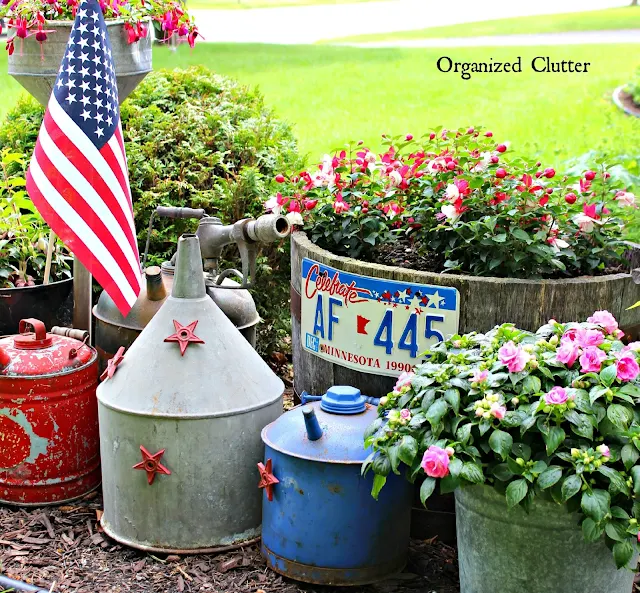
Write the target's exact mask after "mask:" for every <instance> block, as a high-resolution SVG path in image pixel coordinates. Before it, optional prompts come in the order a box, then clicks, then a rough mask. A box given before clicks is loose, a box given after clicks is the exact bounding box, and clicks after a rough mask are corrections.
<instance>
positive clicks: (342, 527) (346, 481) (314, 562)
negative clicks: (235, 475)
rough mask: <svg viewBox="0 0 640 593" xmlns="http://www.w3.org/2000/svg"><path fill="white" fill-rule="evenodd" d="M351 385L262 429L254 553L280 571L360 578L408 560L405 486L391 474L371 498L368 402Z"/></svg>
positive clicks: (349, 581)
mask: <svg viewBox="0 0 640 593" xmlns="http://www.w3.org/2000/svg"><path fill="white" fill-rule="evenodd" d="M368 399H369V398H365V397H364V396H362V395H361V394H360V391H359V390H358V389H356V388H354V387H346V386H336V387H332V388H331V389H329V390H328V391H327V393H326V394H325V395H324V396H323V397H322V398H321V400H320V401H314V402H312V403H309V404H304V405H303V406H298V407H296V408H294V409H292V410H290V411H289V412H287V413H286V414H284V415H282V416H281V417H280V418H278V419H277V420H276V421H275V422H273V423H271V424H270V425H269V426H267V427H265V428H264V429H263V431H262V440H263V441H264V444H265V455H264V462H263V463H260V464H258V469H259V473H260V484H259V485H260V487H261V488H262V489H263V490H264V494H263V497H262V554H263V556H264V557H265V559H266V561H267V564H268V565H269V566H270V567H271V568H272V569H273V570H275V571H276V572H279V573H280V574H283V575H285V576H287V577H291V578H293V579H297V580H300V581H305V582H308V583H318V584H322V585H360V584H365V583H371V582H374V581H377V580H380V579H383V578H385V577H387V576H389V575H390V574H393V573H395V572H398V571H400V570H401V569H402V568H403V567H404V565H405V563H406V559H407V552H408V548H409V528H410V522H411V502H412V500H413V486H412V485H411V484H410V483H409V482H408V481H407V480H406V479H405V478H404V476H397V475H394V474H390V475H389V476H388V478H387V483H386V485H385V487H384V488H383V489H382V491H381V492H380V496H379V499H378V500H377V501H376V500H374V499H373V497H372V496H371V487H372V482H373V478H372V473H371V472H369V473H368V474H367V476H365V477H362V475H361V466H362V463H363V461H364V460H365V459H366V458H367V456H368V455H369V453H370V452H369V451H366V450H365V449H364V446H363V434H364V432H365V429H366V428H367V426H369V424H371V422H372V421H373V420H374V419H375V418H376V416H377V412H376V408H375V406H373V405H371V404H370V403H367V400H368Z"/></svg>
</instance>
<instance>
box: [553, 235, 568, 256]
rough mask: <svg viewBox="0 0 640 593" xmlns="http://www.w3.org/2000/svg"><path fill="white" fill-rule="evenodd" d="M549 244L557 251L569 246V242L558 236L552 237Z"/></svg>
mask: <svg viewBox="0 0 640 593" xmlns="http://www.w3.org/2000/svg"><path fill="white" fill-rule="evenodd" d="M549 245H551V247H553V250H554V251H555V252H556V253H557V252H558V251H560V250H561V249H566V248H567V247H569V243H567V242H566V241H563V240H562V239H558V238H557V237H550V238H549Z"/></svg>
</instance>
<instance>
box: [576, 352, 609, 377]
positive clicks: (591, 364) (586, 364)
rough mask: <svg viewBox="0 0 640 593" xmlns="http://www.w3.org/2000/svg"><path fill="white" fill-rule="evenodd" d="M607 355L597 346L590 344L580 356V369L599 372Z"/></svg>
mask: <svg viewBox="0 0 640 593" xmlns="http://www.w3.org/2000/svg"><path fill="white" fill-rule="evenodd" d="M605 358H607V355H606V354H605V353H604V352H603V351H602V350H600V348H598V347H597V346H589V347H588V348H585V349H584V352H583V353H582V356H581V357H580V367H581V368H580V370H581V371H582V372H583V373H599V372H600V368H601V367H602V361H603V360H604V359H605Z"/></svg>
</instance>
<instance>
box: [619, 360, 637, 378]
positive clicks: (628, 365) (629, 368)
mask: <svg viewBox="0 0 640 593" xmlns="http://www.w3.org/2000/svg"><path fill="white" fill-rule="evenodd" d="M639 374H640V367H639V366H638V363H637V362H636V359H635V356H633V355H632V354H624V355H622V356H621V357H620V358H619V359H618V361H617V362H616V377H617V378H618V380H619V381H634V380H635V379H636V377H637V376H638V375H639Z"/></svg>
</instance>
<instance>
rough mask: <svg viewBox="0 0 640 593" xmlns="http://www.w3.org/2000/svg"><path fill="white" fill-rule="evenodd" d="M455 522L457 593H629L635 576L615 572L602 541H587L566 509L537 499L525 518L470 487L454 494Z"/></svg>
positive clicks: (492, 494)
mask: <svg viewBox="0 0 640 593" xmlns="http://www.w3.org/2000/svg"><path fill="white" fill-rule="evenodd" d="M456 523H457V532H458V563H459V566H460V593H497V592H500V593H515V592H516V591H517V592H519V593H559V592H562V593H605V592H606V593H630V592H631V589H632V586H633V577H634V573H633V572H631V571H630V570H626V569H624V568H623V569H620V570H617V569H616V566H615V564H614V562H613V555H612V553H611V551H610V550H609V549H608V548H607V547H606V546H605V544H604V541H601V542H597V543H588V542H586V541H585V540H584V538H583V535H582V530H581V529H580V524H579V516H578V515H577V514H576V513H569V512H568V511H567V509H566V507H565V506H564V505H558V504H556V503H554V502H551V501H546V500H542V499H541V498H540V497H538V498H536V499H535V502H534V505H533V509H532V510H531V512H530V513H528V514H527V513H526V512H525V511H524V509H523V508H521V507H516V508H514V509H508V508H507V503H506V501H505V497H504V495H503V494H500V493H498V492H496V491H495V490H494V489H493V488H491V487H489V486H471V487H468V488H462V489H458V490H457V491H456ZM636 563H637V556H636V557H635V558H634V559H633V561H632V566H634V567H635V564H636Z"/></svg>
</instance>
